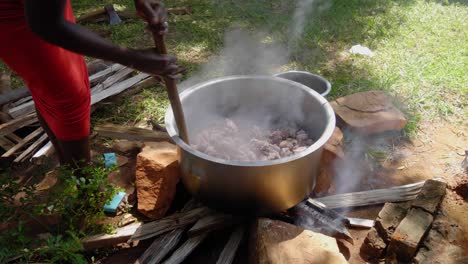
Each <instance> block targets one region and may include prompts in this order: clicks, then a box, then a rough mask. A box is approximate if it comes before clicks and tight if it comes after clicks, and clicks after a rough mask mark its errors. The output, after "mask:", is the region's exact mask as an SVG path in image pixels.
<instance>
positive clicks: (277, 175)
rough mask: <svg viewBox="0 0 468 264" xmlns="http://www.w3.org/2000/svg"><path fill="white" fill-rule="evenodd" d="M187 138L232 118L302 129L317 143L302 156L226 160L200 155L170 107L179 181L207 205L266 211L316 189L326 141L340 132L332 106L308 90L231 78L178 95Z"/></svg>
mask: <svg viewBox="0 0 468 264" xmlns="http://www.w3.org/2000/svg"><path fill="white" fill-rule="evenodd" d="M180 98H181V102H182V106H183V108H184V112H185V116H186V121H187V129H188V132H189V138H190V137H191V138H193V135H194V133H196V131H197V130H198V131H199V130H200V129H203V128H204V127H209V126H210V122H212V121H213V120H214V119H218V120H219V118H220V117H221V118H222V117H229V116H230V115H231V114H232V113H236V115H241V116H245V118H246V119H251V120H258V122H262V121H263V120H267V119H268V120H271V119H272V118H273V119H275V118H276V119H281V120H287V121H291V122H295V123H297V124H299V125H300V126H301V127H302V128H303V129H305V130H307V131H308V133H309V136H310V137H311V138H312V139H314V140H315V143H314V144H313V145H311V146H310V147H308V148H307V149H306V150H305V151H303V152H300V153H297V154H294V155H293V156H290V157H285V158H281V159H277V160H270V161H248V162H246V161H228V160H223V159H219V158H215V157H212V156H209V155H207V154H204V153H202V152H200V151H198V150H195V149H194V148H192V147H191V146H190V145H188V144H186V143H185V142H184V141H182V140H181V139H180V138H179V137H178V133H177V126H176V123H175V120H174V116H173V113H172V110H171V109H170V108H169V109H168V111H167V112H166V117H165V123H166V129H167V131H168V133H169V135H170V136H171V137H172V139H173V140H174V142H175V143H176V145H177V146H178V150H179V151H178V155H179V162H180V168H181V177H182V182H183V183H184V185H185V187H186V188H187V189H188V190H189V192H190V193H192V194H193V195H194V196H196V197H198V198H199V199H200V200H201V201H202V202H204V203H205V204H207V205H209V206H211V207H213V208H216V209H219V210H223V211H227V212H235V213H246V214H250V213H256V214H267V213H274V212H280V211H283V210H286V209H288V208H291V207H293V206H294V205H296V204H298V203H299V202H301V201H302V200H303V199H304V198H305V197H307V196H308V195H309V194H310V193H311V192H312V190H313V188H314V186H315V179H316V177H317V173H318V169H319V163H320V159H321V155H322V148H323V146H324V144H325V143H326V142H327V141H328V139H329V138H330V137H331V135H332V133H333V130H334V128H335V114H334V112H333V109H332V107H331V106H330V104H329V103H328V101H327V100H326V99H325V98H324V97H323V96H321V95H320V94H319V93H317V92H316V91H314V90H312V89H310V88H309V87H307V86H305V85H303V84H300V83H297V82H294V81H291V80H287V79H283V78H278V77H272V76H230V77H223V78H219V79H214V80H210V81H208V82H204V83H201V84H198V85H195V86H193V87H190V88H188V89H186V90H185V91H183V92H182V93H181V94H180Z"/></svg>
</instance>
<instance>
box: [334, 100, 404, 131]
mask: <svg viewBox="0 0 468 264" xmlns="http://www.w3.org/2000/svg"><path fill="white" fill-rule="evenodd" d="M331 105H332V107H333V109H334V110H335V113H336V115H337V116H338V117H339V119H340V121H342V122H344V124H345V125H347V126H348V127H351V128H352V129H354V130H356V131H358V132H361V133H365V134H373V133H381V132H385V131H391V130H396V131H399V130H401V129H402V128H404V127H405V125H406V123H407V120H406V118H405V116H404V115H403V113H402V112H401V111H400V110H398V109H397V108H396V107H395V106H394V105H393V104H392V99H391V98H390V97H389V96H388V95H386V94H385V93H384V92H381V91H368V92H360V93H355V94H352V95H348V96H345V97H341V98H338V99H336V100H335V101H333V102H331Z"/></svg>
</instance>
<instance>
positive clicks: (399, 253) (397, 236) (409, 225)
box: [387, 208, 434, 262]
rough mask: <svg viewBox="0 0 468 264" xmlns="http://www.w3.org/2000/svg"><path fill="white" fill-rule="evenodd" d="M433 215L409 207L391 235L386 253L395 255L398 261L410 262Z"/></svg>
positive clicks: (429, 225)
mask: <svg viewBox="0 0 468 264" xmlns="http://www.w3.org/2000/svg"><path fill="white" fill-rule="evenodd" d="M433 219H434V217H433V216H432V214H430V213H428V212H426V211H424V210H423V209H420V208H411V209H410V210H409V211H408V213H407V215H406V216H405V218H404V219H403V220H402V221H401V223H400V224H399V225H398V227H397V229H396V230H395V232H394V233H393V235H392V237H391V241H390V244H389V245H388V248H387V255H388V256H391V255H392V254H395V255H396V258H397V259H398V261H402V262H410V261H411V260H412V258H413V256H414V255H415V253H416V250H417V249H418V246H419V244H420V243H421V241H422V239H423V238H424V235H425V234H426V233H427V231H428V230H429V228H430V227H431V224H432V220H433Z"/></svg>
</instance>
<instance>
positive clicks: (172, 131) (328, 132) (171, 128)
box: [165, 75, 336, 167]
mask: <svg viewBox="0 0 468 264" xmlns="http://www.w3.org/2000/svg"><path fill="white" fill-rule="evenodd" d="M239 79H254V80H269V81H271V80H274V81H276V82H282V83H284V84H286V85H292V86H297V87H298V88H300V89H302V90H303V91H304V92H306V93H309V94H310V95H312V96H313V97H315V98H316V99H317V100H318V101H319V102H320V103H321V104H322V106H323V107H324V109H325V114H326V115H327V118H328V119H329V122H328V124H327V125H326V127H325V129H324V131H323V132H322V135H321V136H320V138H319V139H317V140H316V141H315V142H314V144H312V145H311V146H309V147H308V148H307V149H306V150H304V151H302V152H300V153H297V154H294V155H291V156H289V157H285V158H280V159H275V160H264V161H236V160H224V159H220V158H216V157H212V156H209V155H207V154H205V153H203V152H201V151H198V150H196V149H194V148H192V147H191V146H190V145H188V144H187V143H185V141H183V140H182V139H181V138H180V137H179V135H178V133H177V131H176V125H175V120H174V115H173V112H172V108H171V106H169V107H168V108H167V110H166V115H165V124H166V130H167V133H168V134H169V136H170V137H171V138H172V140H174V142H175V143H176V145H177V146H178V147H180V148H182V149H183V150H184V151H187V152H188V153H190V154H192V155H194V156H198V157H200V158H202V159H204V160H207V161H210V162H214V163H220V164H223V165H229V166H242V167H244V166H249V167H260V166H270V165H277V164H283V163H287V162H290V161H294V160H297V159H300V158H303V157H305V156H307V155H310V154H311V153H313V152H315V151H316V150H318V149H320V148H322V147H323V146H324V145H325V143H327V141H328V139H330V137H331V136H332V134H333V131H334V129H335V125H336V119H335V112H334V111H333V108H332V107H331V105H330V103H329V102H328V101H327V100H326V99H325V98H324V97H323V96H322V95H320V94H319V93H318V92H316V91H314V90H313V89H310V88H309V87H307V86H305V85H303V84H300V83H297V82H294V81H291V80H288V79H284V78H280V77H274V76H265V75H233V76H225V77H221V78H215V79H211V80H208V81H206V82H202V83H199V84H197V85H194V86H192V87H189V88H187V89H186V90H184V91H183V92H182V93H180V100H181V101H182V102H183V100H184V98H187V97H188V96H190V94H192V93H194V92H196V91H197V90H199V89H203V88H204V87H206V86H208V85H214V84H216V83H219V82H223V81H229V80H239ZM182 105H183V103H182ZM173 124H174V125H173Z"/></svg>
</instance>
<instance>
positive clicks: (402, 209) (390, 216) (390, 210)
mask: <svg viewBox="0 0 468 264" xmlns="http://www.w3.org/2000/svg"><path fill="white" fill-rule="evenodd" d="M408 208H409V205H408V204H404V203H403V204H399V203H386V204H385V205H384V207H383V208H382V210H380V212H379V215H378V216H377V219H376V220H375V228H376V229H377V232H378V233H379V234H380V236H381V237H382V238H383V240H384V241H385V243H389V242H390V239H391V236H392V234H393V232H394V231H395V229H396V228H397V226H398V224H399V223H400V222H401V220H403V218H404V217H405V215H406V212H407V211H408Z"/></svg>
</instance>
